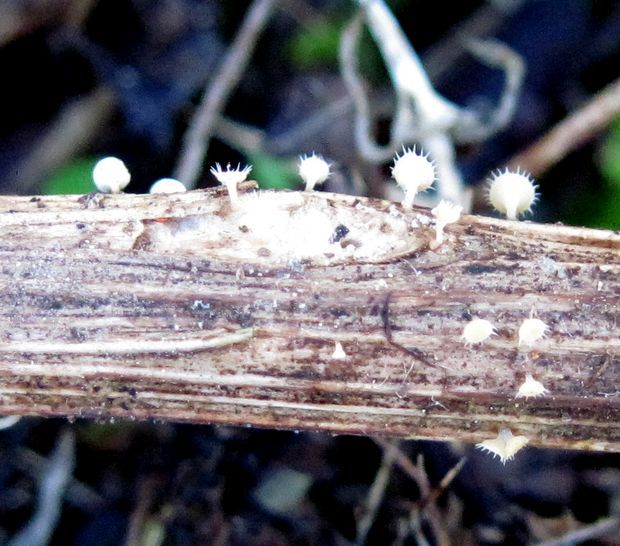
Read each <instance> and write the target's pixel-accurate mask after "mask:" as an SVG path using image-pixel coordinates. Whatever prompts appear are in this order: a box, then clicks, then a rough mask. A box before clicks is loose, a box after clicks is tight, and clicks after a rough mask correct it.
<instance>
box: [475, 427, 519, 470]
mask: <svg viewBox="0 0 620 546" xmlns="http://www.w3.org/2000/svg"><path fill="white" fill-rule="evenodd" d="M528 441H529V440H528V439H527V438H526V437H525V436H513V434H512V431H511V430H510V429H509V428H503V429H501V430H500V431H499V434H498V435H497V438H493V439H491V440H484V442H480V443H478V444H476V447H477V448H478V449H482V450H483V451H488V452H489V453H492V454H493V456H495V455H497V456H498V457H499V460H500V461H501V463H502V464H506V461H510V460H511V459H512V458H514V456H515V454H516V453H517V452H518V451H519V450H521V449H523V448H524V447H525V446H526V444H527V443H528Z"/></svg>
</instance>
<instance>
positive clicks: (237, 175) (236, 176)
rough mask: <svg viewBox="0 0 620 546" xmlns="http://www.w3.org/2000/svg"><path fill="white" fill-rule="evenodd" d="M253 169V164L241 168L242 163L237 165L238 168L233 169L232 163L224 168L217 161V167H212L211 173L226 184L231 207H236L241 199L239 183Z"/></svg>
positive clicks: (221, 182)
mask: <svg viewBox="0 0 620 546" xmlns="http://www.w3.org/2000/svg"><path fill="white" fill-rule="evenodd" d="M251 170H252V166H251V165H248V166H246V167H244V168H243V169H242V168H241V165H237V168H236V169H233V168H232V167H231V166H230V163H229V164H228V165H226V170H224V169H222V167H221V166H220V164H219V163H216V164H215V167H211V174H212V175H213V176H215V178H217V181H218V182H219V183H220V184H224V185H225V186H226V189H227V190H228V196H229V198H230V206H231V207H233V208H235V207H236V206H237V203H238V201H239V197H238V194H237V184H241V182H244V181H245V179H246V178H247V177H248V175H249V174H250V171H251Z"/></svg>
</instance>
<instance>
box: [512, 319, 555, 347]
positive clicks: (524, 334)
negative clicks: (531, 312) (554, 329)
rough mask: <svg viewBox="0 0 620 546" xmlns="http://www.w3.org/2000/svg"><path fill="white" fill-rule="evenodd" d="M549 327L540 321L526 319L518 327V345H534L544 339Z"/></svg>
mask: <svg viewBox="0 0 620 546" xmlns="http://www.w3.org/2000/svg"><path fill="white" fill-rule="evenodd" d="M548 329H549V327H548V326H547V325H546V324H545V323H544V322H543V321H542V320H540V319H537V318H528V319H525V320H524V321H523V323H522V324H521V326H520V327H519V345H534V343H536V342H537V341H538V340H539V339H541V338H543V337H545V333H546V332H547V330H548Z"/></svg>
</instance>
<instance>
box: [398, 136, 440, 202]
mask: <svg viewBox="0 0 620 546" xmlns="http://www.w3.org/2000/svg"><path fill="white" fill-rule="evenodd" d="M392 178H394V180H396V183H397V184H398V185H399V186H400V188H401V189H402V190H403V191H404V192H405V198H404V199H403V206H405V207H407V208H411V206H412V205H413V200H414V199H415V196H416V194H417V193H419V192H422V191H426V190H427V189H428V188H430V187H431V186H432V185H433V182H434V181H435V165H434V164H433V162H432V161H431V160H430V159H428V156H426V155H424V154H423V153H422V152H420V153H418V152H417V151H416V149H415V147H414V148H413V149H412V148H405V147H404V146H403V153H402V155H400V156H399V155H398V154H396V157H395V158H394V166H393V167H392Z"/></svg>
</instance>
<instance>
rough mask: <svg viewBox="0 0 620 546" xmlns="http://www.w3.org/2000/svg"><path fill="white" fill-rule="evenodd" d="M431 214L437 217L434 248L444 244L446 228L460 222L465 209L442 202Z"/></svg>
mask: <svg viewBox="0 0 620 546" xmlns="http://www.w3.org/2000/svg"><path fill="white" fill-rule="evenodd" d="M431 212H432V214H433V216H434V217H435V242H434V244H433V245H432V246H434V247H438V246H439V245H440V244H441V243H443V230H444V228H445V227H446V226H447V225H448V224H454V223H455V222H458V221H459V218H460V217H461V212H463V207H461V206H460V205H454V204H452V203H450V202H449V201H444V200H442V201H440V202H439V204H438V205H437V206H436V207H435V208H434V209H433V210H432V211H431Z"/></svg>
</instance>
